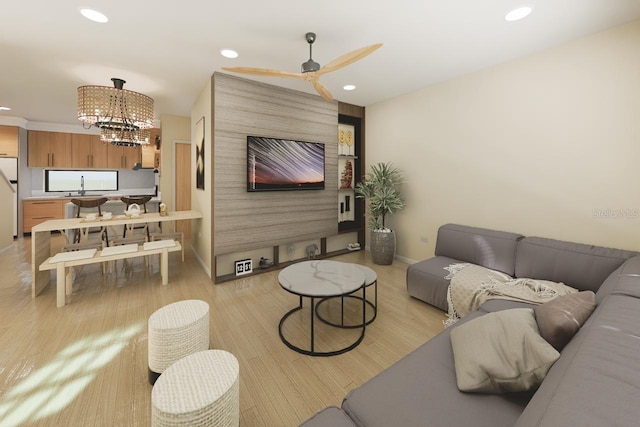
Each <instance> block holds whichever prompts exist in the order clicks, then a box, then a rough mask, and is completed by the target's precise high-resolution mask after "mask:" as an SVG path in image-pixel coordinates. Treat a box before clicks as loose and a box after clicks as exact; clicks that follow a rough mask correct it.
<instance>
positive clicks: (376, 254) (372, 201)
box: [355, 162, 405, 265]
mask: <svg viewBox="0 0 640 427" xmlns="http://www.w3.org/2000/svg"><path fill="white" fill-rule="evenodd" d="M401 183H402V175H401V173H400V170H399V169H398V168H396V167H395V166H393V164H392V163H384V162H381V163H377V164H374V165H371V170H370V171H369V172H368V173H367V174H366V175H365V176H364V178H363V180H362V181H361V182H359V183H358V184H357V185H356V188H355V191H356V197H357V198H359V199H365V200H367V202H368V223H369V229H370V230H371V238H370V243H369V247H370V249H371V257H372V258H373V262H374V263H376V264H384V265H388V264H391V263H392V262H393V258H394V257H395V254H396V235H395V233H394V231H393V230H391V229H389V228H387V227H386V225H385V218H386V216H387V215H388V214H391V213H393V212H396V211H399V210H401V209H402V208H404V206H405V203H404V201H403V200H402V197H401V196H400V190H399V189H398V186H399V184H401Z"/></svg>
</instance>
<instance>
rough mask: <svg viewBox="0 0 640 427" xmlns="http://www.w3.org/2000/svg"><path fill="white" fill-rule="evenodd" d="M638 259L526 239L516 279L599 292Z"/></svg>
mask: <svg viewBox="0 0 640 427" xmlns="http://www.w3.org/2000/svg"><path fill="white" fill-rule="evenodd" d="M635 255H637V253H636V252H631V251H623V250H620V249H609V248H603V247H599V246H591V245H583V244H580V243H569V242H562V241H559V240H553V239H544V238H541V237H525V238H523V239H522V240H520V241H519V242H518V251H517V253H516V263H515V275H516V277H530V278H533V279H543V280H551V281H553V282H562V283H565V284H566V285H568V286H571V287H573V288H576V289H578V290H581V291H587V290H590V291H594V292H596V291H597V290H598V288H599V287H600V285H602V282H604V280H605V279H606V278H607V276H609V274H611V272H613V271H614V270H615V269H616V268H618V267H619V266H620V265H621V264H622V263H623V262H624V261H625V260H627V259H628V258H631V257H632V256H635Z"/></svg>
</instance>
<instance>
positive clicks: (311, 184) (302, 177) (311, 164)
mask: <svg viewBox="0 0 640 427" xmlns="http://www.w3.org/2000/svg"><path fill="white" fill-rule="evenodd" d="M323 189H324V144H320V143H317V142H304V141H291V140H288V139H277V138H264V137H258V136H248V137H247V191H273V190H323Z"/></svg>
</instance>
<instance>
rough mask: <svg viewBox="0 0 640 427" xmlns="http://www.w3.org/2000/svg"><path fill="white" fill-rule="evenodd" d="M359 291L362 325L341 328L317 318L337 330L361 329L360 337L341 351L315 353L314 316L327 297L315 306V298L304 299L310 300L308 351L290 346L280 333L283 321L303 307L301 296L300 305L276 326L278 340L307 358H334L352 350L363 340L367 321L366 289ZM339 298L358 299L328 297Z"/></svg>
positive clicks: (286, 314) (349, 295)
mask: <svg viewBox="0 0 640 427" xmlns="http://www.w3.org/2000/svg"><path fill="white" fill-rule="evenodd" d="M361 289H362V324H359V325H349V326H348V327H344V326H341V325H337V324H335V325H334V324H332V323H328V322H326V321H325V320H323V319H322V318H321V317H320V316H318V318H319V319H320V320H322V321H323V322H324V323H327V324H328V325H330V326H334V327H337V328H341V329H354V328H362V332H361V333H360V336H359V337H358V339H356V341H355V342H354V343H353V344H351V345H348V346H347V347H344V348H341V349H338V350H333V351H315V336H314V335H315V333H314V319H315V314H316V312H317V308H318V305H319V304H320V303H321V302H322V301H324V300H326V299H327V297H325V298H322V299H321V300H320V302H318V304H316V302H315V300H316V299H317V297H306V298H309V299H310V300H311V307H310V310H309V311H310V313H311V314H310V316H311V342H310V345H309V349H308V350H307V349H304V348H301V347H298V346H296V345H294V344H292V343H291V342H290V341H289V340H287V339H286V338H285V337H284V334H283V333H282V325H283V324H284V321H285V320H287V318H288V317H289V316H291V315H292V314H293V313H295V312H297V311H300V310H302V307H303V305H302V298H303V297H302V296H300V304H299V305H298V306H297V307H295V308H293V309H292V310H289V311H288V312H287V313H285V315H284V316H282V319H280V324H279V325H278V334H280V339H281V340H282V342H283V343H285V345H286V346H287V347H289V348H290V349H291V350H294V351H297V352H298V353H301V354H305V355H307V356H320V357H328V356H336V355H338V354H343V353H346V352H347V351H350V350H353V349H354V348H356V347H357V346H358V345H359V344H360V343H361V342H362V340H363V339H364V332H365V329H366V326H367V319H366V317H367V306H366V303H368V301H367V299H366V287H364V286H363V287H362V288H361ZM358 290H360V289H356V290H355V291H354V292H357V291H358ZM352 293H353V292H352ZM341 297H342V298H344V297H352V298H357V299H360V297H356V296H353V295H351V294H347V295H338V296H335V297H328V298H341Z"/></svg>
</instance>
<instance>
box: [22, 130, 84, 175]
mask: <svg viewBox="0 0 640 427" xmlns="http://www.w3.org/2000/svg"><path fill="white" fill-rule="evenodd" d="M28 147H29V160H28V162H29V166H30V167H32V168H33V167H36V168H37V167H40V168H71V167H73V157H72V155H71V153H72V144H71V134H70V133H61V132H46V131H39V130H30V131H29V144H28Z"/></svg>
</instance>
